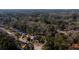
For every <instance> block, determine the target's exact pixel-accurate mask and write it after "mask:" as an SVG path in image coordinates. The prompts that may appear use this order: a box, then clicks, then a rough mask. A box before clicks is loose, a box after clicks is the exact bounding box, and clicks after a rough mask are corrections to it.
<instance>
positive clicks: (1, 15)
mask: <svg viewBox="0 0 79 59" xmlns="http://www.w3.org/2000/svg"><path fill="white" fill-rule="evenodd" d="M78 49H79V10H78V9H0V50H78Z"/></svg>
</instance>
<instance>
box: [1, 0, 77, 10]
mask: <svg viewBox="0 0 79 59" xmlns="http://www.w3.org/2000/svg"><path fill="white" fill-rule="evenodd" d="M78 6H79V1H78V0H0V9H79V8H78Z"/></svg>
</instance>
